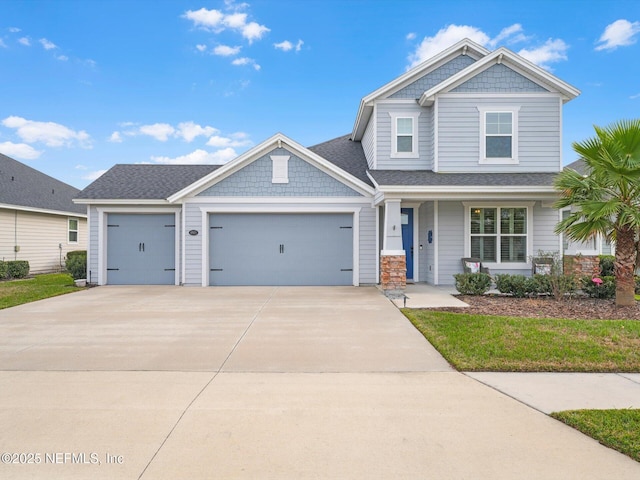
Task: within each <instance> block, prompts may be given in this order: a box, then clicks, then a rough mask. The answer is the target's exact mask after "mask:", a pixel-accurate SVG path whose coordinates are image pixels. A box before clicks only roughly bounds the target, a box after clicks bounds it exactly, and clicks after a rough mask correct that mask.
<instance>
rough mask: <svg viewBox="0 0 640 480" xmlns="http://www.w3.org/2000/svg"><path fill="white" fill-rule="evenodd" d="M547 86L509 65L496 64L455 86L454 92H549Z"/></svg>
mask: <svg viewBox="0 0 640 480" xmlns="http://www.w3.org/2000/svg"><path fill="white" fill-rule="evenodd" d="M547 91H548V90H546V89H545V88H543V87H541V86H540V85H538V84H537V83H534V82H532V81H531V80H529V79H528V78H527V77H525V76H523V75H520V74H519V73H518V72H514V71H513V70H511V69H510V68H509V67H507V66H505V65H502V64H496V65H493V66H491V67H489V68H487V69H486V70H484V71H483V72H480V73H478V74H477V75H475V76H474V77H473V78H471V79H469V80H467V81H466V82H464V83H463V84H462V85H459V86H458V87H456V88H454V89H453V90H452V92H494V93H495V92H501V93H514V92H547Z"/></svg>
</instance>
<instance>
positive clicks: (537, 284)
mask: <svg viewBox="0 0 640 480" xmlns="http://www.w3.org/2000/svg"><path fill="white" fill-rule="evenodd" d="M552 280H554V275H540V274H538V275H534V276H533V287H534V288H535V293H537V294H538V295H553V281H552Z"/></svg>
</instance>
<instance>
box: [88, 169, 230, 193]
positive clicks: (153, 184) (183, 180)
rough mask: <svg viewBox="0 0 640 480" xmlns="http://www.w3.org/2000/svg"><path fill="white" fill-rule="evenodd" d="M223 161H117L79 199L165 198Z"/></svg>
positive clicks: (209, 171) (198, 178)
mask: <svg viewBox="0 0 640 480" xmlns="http://www.w3.org/2000/svg"><path fill="white" fill-rule="evenodd" d="M220 167H221V165H148V164H133V165H125V164H117V165H114V166H113V167H111V168H110V169H109V170H107V172H105V173H104V174H103V175H102V176H101V177H99V178H98V179H97V180H95V181H94V182H93V183H92V184H90V185H89V186H88V187H87V188H85V189H84V190H82V191H81V192H80V193H79V194H78V195H77V196H76V198H78V199H100V200H107V199H113V200H125V199H130V200H165V199H167V198H168V197H170V196H171V195H173V194H174V193H176V192H179V191H180V190H182V189H183V188H185V187H188V186H189V185H191V184H192V183H194V182H195V181H197V180H200V179H201V178H202V177H204V176H206V175H208V174H209V173H211V172H213V171H214V170H216V169H217V168H220Z"/></svg>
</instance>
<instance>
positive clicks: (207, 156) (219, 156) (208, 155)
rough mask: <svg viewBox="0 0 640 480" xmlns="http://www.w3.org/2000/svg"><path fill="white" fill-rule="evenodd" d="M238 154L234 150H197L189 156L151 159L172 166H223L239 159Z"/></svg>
mask: <svg viewBox="0 0 640 480" xmlns="http://www.w3.org/2000/svg"><path fill="white" fill-rule="evenodd" d="M237 156H238V154H237V153H236V151H235V150H234V149H233V148H225V149H223V150H218V151H217V152H207V151H205V150H201V149H198V150H195V151H193V152H191V153H189V154H187V155H182V156H179V157H174V158H170V157H154V156H152V157H151V160H152V161H153V162H155V163H162V164H170V165H201V164H215V165H219V164H223V163H227V162H228V161H229V160H232V159H234V158H235V157H237Z"/></svg>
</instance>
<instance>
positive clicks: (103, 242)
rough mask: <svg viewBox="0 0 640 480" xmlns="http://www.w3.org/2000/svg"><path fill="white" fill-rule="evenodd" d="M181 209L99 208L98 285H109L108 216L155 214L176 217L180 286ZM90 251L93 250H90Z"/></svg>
mask: <svg viewBox="0 0 640 480" xmlns="http://www.w3.org/2000/svg"><path fill="white" fill-rule="evenodd" d="M180 210H181V209H180V208H166V207H165V208H140V207H136V208H131V207H98V208H97V211H98V252H99V254H98V255H99V257H98V285H106V283H107V216H108V214H110V213H130V214H154V213H173V214H174V215H175V222H176V223H175V225H176V231H175V245H176V248H175V265H176V272H175V282H174V284H175V285H180V275H181V274H180V271H179V269H178V268H177V266H178V265H180V248H179V247H178V246H179V245H180V243H181V242H180V232H181V231H182V227H181V222H180V220H181V218H180V217H181V215H180ZM89 242H91V239H89ZM88 250H91V249H90V248H89V249H88Z"/></svg>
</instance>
